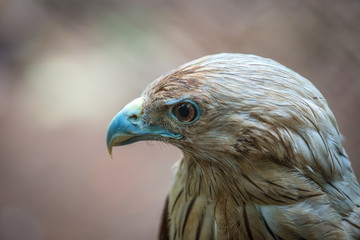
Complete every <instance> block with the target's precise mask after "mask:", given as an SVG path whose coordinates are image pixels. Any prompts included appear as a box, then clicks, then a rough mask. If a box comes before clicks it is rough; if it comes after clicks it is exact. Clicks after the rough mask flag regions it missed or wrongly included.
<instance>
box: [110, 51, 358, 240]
mask: <svg viewBox="0 0 360 240" xmlns="http://www.w3.org/2000/svg"><path fill="white" fill-rule="evenodd" d="M106 138H107V139H106V141H107V146H108V149H109V152H110V154H111V150H112V148H113V147H114V146H121V145H126V144H130V143H134V142H137V141H143V140H155V141H162V142H165V143H169V144H172V145H174V146H176V147H178V148H179V149H180V150H181V151H182V153H183V157H182V159H181V160H180V161H179V162H178V163H177V164H176V167H175V177H174V180H173V183H172V185H171V188H170V192H169V194H168V197H167V200H166V204H165V208H164V212H163V217H162V222H161V227H160V234H159V239H171V240H177V239H203V240H205V239H207V240H209V239H214V240H219V239H274V240H280V239H286V240H290V239H334V240H335V239H336V240H339V239H360V188H359V184H358V181H357V179H356V177H355V175H354V172H353V170H352V167H351V163H350V161H349V158H348V156H347V154H346V152H345V150H344V148H343V146H342V136H341V134H340V132H339V129H338V126H337V123H336V120H335V117H334V115H333V113H332V112H331V110H330V108H329V107H328V105H327V102H326V100H325V99H324V97H323V96H322V95H321V93H320V92H319V91H318V90H317V89H316V87H315V86H314V85H313V84H312V83H311V82H310V81H308V80H307V79H305V78H304V77H302V76H300V75H299V74H297V73H295V72H294V71H292V70H290V69H288V68H286V67H284V66H283V65H281V64H279V63H277V62H275V61H273V60H270V59H266V58H262V57H258V56H254V55H245V54H230V53H223V54H216V55H210V56H205V57H203V58H200V59H197V60H194V61H192V62H189V63H187V64H184V65H182V66H180V67H179V68H177V69H176V70H174V71H172V72H170V73H168V74H165V75H163V76H162V77H160V78H158V79H157V80H155V81H154V82H152V83H151V84H150V85H149V86H148V87H147V88H146V89H145V91H144V92H143V94H142V95H141V97H139V98H137V99H135V100H134V101H132V102H130V103H129V104H128V105H126V106H125V107H124V108H123V109H122V110H121V111H120V112H119V113H118V114H117V115H116V116H115V117H114V119H113V120H112V121H111V123H110V126H109V128H108V132H107V137H106Z"/></svg>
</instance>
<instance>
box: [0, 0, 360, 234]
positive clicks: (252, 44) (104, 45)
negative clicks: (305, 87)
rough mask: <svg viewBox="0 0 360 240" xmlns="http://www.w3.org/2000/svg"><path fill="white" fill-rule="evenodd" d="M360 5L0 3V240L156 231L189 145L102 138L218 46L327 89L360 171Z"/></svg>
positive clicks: (325, 1)
mask: <svg viewBox="0 0 360 240" xmlns="http://www.w3.org/2000/svg"><path fill="white" fill-rule="evenodd" d="M359 23H360V1H358V0H344V1H337V0H319V1H312V0H302V1H300V0H291V1H289V0H247V1H235V0H232V1H212V0H211V1H205V0H202V1H201V0H199V1H190V0H187V1H175V0H173V1H162V0H147V1H140V0H135V1H134V0H127V1H121V0H73V1H69V0H61V1H60V0H0V240H25V239H26V240H43V239H50V240H63V239H67V240H82V239H87V240H99V239H101V240H103V239H104V240H118V239H150V240H151V239H156V234H157V230H158V224H159V219H160V213H161V209H162V206H163V203H164V199H165V196H166V194H167V191H168V188H169V186H170V183H171V179H172V172H171V170H170V168H171V166H172V165H173V164H174V163H175V162H176V160H178V159H179V158H180V157H181V153H180V151H179V150H177V149H175V148H173V147H171V146H167V145H164V144H158V143H136V144H133V145H130V146H125V147H122V148H116V149H115V150H114V154H113V156H114V157H113V159H110V157H109V155H108V153H107V150H106V145H105V134H106V130H107V126H108V124H109V122H110V120H111V119H112V117H113V116H114V115H115V114H116V113H117V112H118V111H119V110H120V109H121V108H122V107H123V106H124V105H125V104H126V103H128V102H129V101H130V100H132V99H134V98H136V97H137V96H139V95H140V94H141V92H142V91H143V89H144V88H145V86H146V85H147V84H149V83H150V82H151V81H152V80H154V79H156V78H157V77H158V76H160V75H162V74H163V73H165V72H167V71H169V70H171V69H173V68H175V67H177V66H178V65H180V64H183V63H185V62H187V61H190V60H193V59H195V58H198V57H201V56H203V55H207V54H212V53H219V52H240V53H252V54H257V55H261V56H264V57H269V58H272V59H275V60H277V61H279V62H280V63H282V64H284V65H286V66H288V67H290V68H291V69H293V70H295V71H296V72H298V73H300V74H301V75H303V76H305V77H306V78H308V79H310V80H311V81H312V82H313V83H314V84H315V85H316V86H317V87H318V88H319V89H320V91H321V92H322V93H323V95H324V96H325V97H326V99H327V101H328V103H329V105H330V107H331V109H332V110H333V112H334V114H335V116H336V118H337V120H338V123H339V126H340V130H341V132H342V133H343V135H344V137H345V140H344V145H345V148H346V150H347V152H348V154H349V156H350V159H351V160H352V165H353V167H354V169H355V171H356V174H357V176H360V159H359V156H360V148H359V147H358V145H359V142H360V130H359V126H358V124H359V116H360V79H359V75H360V24H359Z"/></svg>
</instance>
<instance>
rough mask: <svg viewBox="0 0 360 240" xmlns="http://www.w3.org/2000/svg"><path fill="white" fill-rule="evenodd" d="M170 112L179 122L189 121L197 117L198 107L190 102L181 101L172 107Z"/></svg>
mask: <svg viewBox="0 0 360 240" xmlns="http://www.w3.org/2000/svg"><path fill="white" fill-rule="evenodd" d="M172 113H173V114H174V116H175V117H176V118H177V119H178V120H179V121H180V122H184V123H190V122H192V121H194V120H195V119H196V118H197V116H198V109H197V107H196V106H195V105H194V104H193V103H191V102H181V103H178V104H176V105H175V106H174V107H173V109H172Z"/></svg>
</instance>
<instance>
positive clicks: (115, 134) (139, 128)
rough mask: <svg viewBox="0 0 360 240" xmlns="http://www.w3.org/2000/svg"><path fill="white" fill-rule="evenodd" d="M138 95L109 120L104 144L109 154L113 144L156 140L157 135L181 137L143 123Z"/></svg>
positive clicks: (140, 99) (142, 99) (119, 144)
mask: <svg viewBox="0 0 360 240" xmlns="http://www.w3.org/2000/svg"><path fill="white" fill-rule="evenodd" d="M143 102H144V98H142V97H140V98H137V99H135V100H133V101H132V102H130V103H129V104H127V105H126V106H125V107H124V108H123V109H122V110H121V111H120V112H119V113H118V114H116V115H115V117H114V118H113V119H112V121H111V122H110V125H109V128H108V131H107V135H106V144H107V148H108V151H109V153H110V155H111V153H112V148H113V147H114V146H122V145H126V144H130V143H134V142H138V141H143V140H156V138H157V137H159V136H162V137H167V138H173V139H181V138H182V135H180V134H175V133H171V132H169V131H167V130H165V129H164V128H162V127H160V126H157V125H156V124H155V125H151V126H149V125H144V124H143V119H142V104H143Z"/></svg>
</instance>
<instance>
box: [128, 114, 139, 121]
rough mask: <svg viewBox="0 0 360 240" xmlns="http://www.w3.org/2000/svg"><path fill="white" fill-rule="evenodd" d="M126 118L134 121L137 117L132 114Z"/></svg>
mask: <svg viewBox="0 0 360 240" xmlns="http://www.w3.org/2000/svg"><path fill="white" fill-rule="evenodd" d="M128 119H129V120H131V121H136V120H137V119H138V116H137V115H136V114H132V115H130V116H129V117H128Z"/></svg>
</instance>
